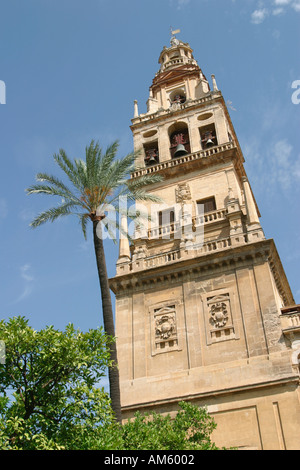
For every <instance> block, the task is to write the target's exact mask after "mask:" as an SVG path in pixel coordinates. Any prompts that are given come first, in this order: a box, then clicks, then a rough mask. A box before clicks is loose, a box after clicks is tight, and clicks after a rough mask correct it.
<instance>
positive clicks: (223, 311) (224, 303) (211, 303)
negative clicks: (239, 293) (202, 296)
mask: <svg viewBox="0 0 300 470" xmlns="http://www.w3.org/2000/svg"><path fill="white" fill-rule="evenodd" d="M207 311H208V324H209V325H210V327H209V344H210V343H214V342H217V341H224V340H228V339H235V338H236V336H235V331H234V326H233V322H232V314H231V305H230V297H229V294H228V293H226V294H222V295H216V296H213V297H207Z"/></svg>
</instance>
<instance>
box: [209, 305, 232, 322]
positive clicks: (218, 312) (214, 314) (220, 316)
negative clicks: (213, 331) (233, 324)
mask: <svg viewBox="0 0 300 470" xmlns="http://www.w3.org/2000/svg"><path fill="white" fill-rule="evenodd" d="M210 315H211V317H210V323H211V324H212V325H213V326H214V327H216V328H222V327H224V326H225V325H226V323H227V321H228V310H227V307H226V304H225V303H224V302H216V303H215V304H212V305H211V308H210Z"/></svg>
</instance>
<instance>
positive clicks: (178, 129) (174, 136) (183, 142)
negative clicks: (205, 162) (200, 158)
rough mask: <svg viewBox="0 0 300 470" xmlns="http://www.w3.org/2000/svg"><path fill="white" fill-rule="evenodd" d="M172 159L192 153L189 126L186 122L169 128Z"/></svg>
mask: <svg viewBox="0 0 300 470" xmlns="http://www.w3.org/2000/svg"><path fill="white" fill-rule="evenodd" d="M169 138H170V154H171V158H177V157H180V156H182V155H187V154H189V153H191V147H190V138H189V131H188V126H187V124H186V123H184V122H181V123H180V122H178V123H176V124H173V125H172V126H171V127H170V128H169Z"/></svg>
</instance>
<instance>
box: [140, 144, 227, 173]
mask: <svg viewBox="0 0 300 470" xmlns="http://www.w3.org/2000/svg"><path fill="white" fill-rule="evenodd" d="M233 148H236V145H235V144H234V142H227V143H225V144H221V145H216V146H215V147H210V148H208V149H205V150H200V151H199V152H194V153H189V154H188V155H183V156H180V157H178V158H173V159H172V160H166V161H164V162H160V163H158V164H157V165H152V166H150V167H147V168H141V169H139V170H137V171H134V172H132V173H131V178H139V177H140V176H144V175H147V174H150V173H155V172H158V171H163V170H168V169H171V168H174V167H177V166H179V165H182V164H183V163H187V162H195V161H197V160H201V159H205V158H209V157H211V156H213V155H217V154H221V153H222V152H226V151H228V150H232V149H233Z"/></svg>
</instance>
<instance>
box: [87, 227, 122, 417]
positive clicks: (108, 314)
mask: <svg viewBox="0 0 300 470" xmlns="http://www.w3.org/2000/svg"><path fill="white" fill-rule="evenodd" d="M98 223H99V221H98V220H93V235H94V247H95V254H96V261H97V269H98V276H99V282H100V290H101V298H102V310H103V321H104V330H105V332H106V333H107V334H108V335H109V336H112V337H113V338H114V337H115V327H114V318H113V310H112V303H111V295H110V289H109V285H108V276H107V269H106V261H105V253H104V246H103V240H102V238H101V237H100V238H99V237H98V235H97V233H96V229H97V225H98ZM99 229H100V227H99ZM99 229H98V230H99ZM110 356H111V360H112V361H113V362H114V365H113V366H112V367H109V369H108V377H109V387H110V398H111V404H112V409H113V411H114V413H115V416H116V419H117V421H118V422H119V423H121V422H122V414H121V398H120V381H119V369H118V360H117V347H116V343H115V341H114V342H113V343H112V344H111V345H110Z"/></svg>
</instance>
